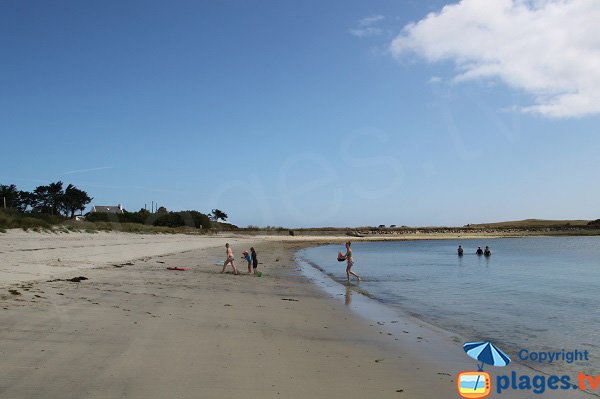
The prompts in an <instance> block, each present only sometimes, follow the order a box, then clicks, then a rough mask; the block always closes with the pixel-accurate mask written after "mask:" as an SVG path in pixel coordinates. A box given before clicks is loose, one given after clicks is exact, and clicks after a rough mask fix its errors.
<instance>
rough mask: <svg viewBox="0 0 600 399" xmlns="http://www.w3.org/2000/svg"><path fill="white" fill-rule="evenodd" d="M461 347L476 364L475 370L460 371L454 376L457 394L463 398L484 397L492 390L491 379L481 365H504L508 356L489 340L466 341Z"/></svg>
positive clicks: (508, 361)
mask: <svg viewBox="0 0 600 399" xmlns="http://www.w3.org/2000/svg"><path fill="white" fill-rule="evenodd" d="M463 349H464V350H465V352H466V353H467V355H469V356H470V357H472V358H473V359H475V360H477V361H478V362H481V364H479V363H478V364H477V371H462V372H460V373H458V376H457V377H456V388H457V390H458V394H459V395H460V396H461V397H463V398H468V399H478V398H485V397H487V396H488V395H489V394H490V393H491V392H492V381H491V378H490V375H489V373H486V372H485V371H483V365H484V364H489V365H491V366H496V367H504V366H506V365H507V364H508V363H510V358H509V357H508V356H507V355H506V354H505V353H504V352H502V351H501V350H500V349H498V348H497V347H496V346H495V345H494V344H492V343H491V342H467V343H465V344H464V345H463Z"/></svg>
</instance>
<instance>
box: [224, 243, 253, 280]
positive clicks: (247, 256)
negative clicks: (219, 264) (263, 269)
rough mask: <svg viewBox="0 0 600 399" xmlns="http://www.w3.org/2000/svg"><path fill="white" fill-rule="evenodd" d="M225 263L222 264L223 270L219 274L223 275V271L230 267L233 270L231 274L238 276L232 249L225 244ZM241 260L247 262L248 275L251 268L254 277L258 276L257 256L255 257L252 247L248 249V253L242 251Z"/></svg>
mask: <svg viewBox="0 0 600 399" xmlns="http://www.w3.org/2000/svg"><path fill="white" fill-rule="evenodd" d="M225 251H226V253H225V257H226V258H225V262H224V263H223V270H221V273H225V269H226V268H227V265H231V267H232V268H233V274H239V272H238V269H237V268H236V267H235V256H234V255H233V248H231V245H229V243H227V244H225ZM242 259H244V260H245V261H246V262H248V274H250V273H252V270H251V267H252V269H253V270H254V275H255V276H256V275H258V270H257V269H258V256H257V255H256V250H255V249H254V247H250V252H248V251H243V252H242Z"/></svg>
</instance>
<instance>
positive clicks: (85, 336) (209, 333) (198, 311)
mask: <svg viewBox="0 0 600 399" xmlns="http://www.w3.org/2000/svg"><path fill="white" fill-rule="evenodd" d="M323 239H324V240H328V241H329V242H331V241H335V240H333V239H332V238H331V237H327V238H323ZM341 239H342V238H341V237H340V240H341ZM338 241H339V240H338ZM225 242H230V243H231V244H232V245H233V249H234V251H235V254H236V256H238V255H239V253H240V252H241V251H242V250H243V249H247V248H249V247H250V246H251V245H253V246H254V247H255V248H256V249H257V251H258V254H259V259H260V262H261V264H260V265H259V270H261V271H262V272H263V273H264V276H263V277H261V278H257V277H254V276H251V275H246V274H244V272H245V271H247V268H246V265H245V264H244V263H242V262H240V261H236V263H237V265H238V268H239V270H240V271H241V272H242V274H241V275H239V276H234V275H232V274H231V273H230V272H231V270H229V272H228V273H226V274H220V273H219V272H220V269H221V267H220V266H217V265H216V263H217V262H219V261H221V260H222V259H223V255H224V244H225ZM316 242H323V241H321V240H320V239H318V238H314V237H313V238H312V239H310V240H309V239H303V238H297V237H296V238H292V237H287V238H284V237H227V236H212V237H204V236H184V235H136V234H124V233H98V234H87V233H72V234H60V235H56V234H43V233H26V232H22V231H15V230H13V231H9V232H8V233H6V234H2V235H0V255H1V256H2V258H1V259H2V261H1V265H0V320H1V326H2V327H1V331H0V340H1V342H2V346H1V349H0V352H1V354H2V359H3V362H2V363H1V365H0V397H2V398H11V399H12V398H19V399H21V398H174V397H177V398H264V397H268V398H276V397H281V398H305V397H315V398H325V397H328V398H331V397H334V398H364V397H376V398H442V397H458V396H457V394H456V390H455V385H454V384H455V382H454V378H455V375H456V373H457V372H458V371H460V370H469V369H473V367H474V364H473V362H472V361H470V360H469V359H468V358H467V357H466V356H465V355H464V353H463V352H462V349H461V344H462V342H461V338H460V337H458V336H455V335H453V334H451V333H449V332H445V331H441V330H438V329H436V328H435V327H433V326H429V325H427V324H426V323H423V322H420V321H419V320H417V319H413V318H411V317H409V316H407V315H405V316H402V315H398V313H390V312H387V311H381V312H379V313H378V311H377V310H376V309H380V308H378V307H377V305H373V306H375V307H374V308H373V309H374V310H373V312H372V317H371V318H370V319H369V318H364V317H362V316H360V315H359V314H357V313H356V312H353V311H352V310H351V307H350V306H348V304H349V303H348V302H349V301H351V302H352V301H354V304H355V305H358V306H360V302H361V301H365V300H366V299H365V298H361V295H360V294H359V293H357V292H355V291H353V288H352V287H347V288H346V292H345V295H342V294H343V292H342V294H339V296H338V295H336V294H335V293H332V292H328V291H324V290H322V289H319V287H318V285H317V284H314V283H312V282H311V281H310V279H309V278H308V277H306V276H304V275H302V274H301V273H300V270H299V266H298V264H296V263H295V260H294V257H293V254H294V251H295V250H296V249H298V248H301V247H304V246H307V245H311V244H312V243H316ZM59 259H60V261H59ZM240 260H241V259H240ZM167 267H180V268H185V269H187V270H185V271H171V270H167ZM80 276H81V277H85V278H86V279H81V281H70V279H73V278H75V277H80ZM76 280H79V279H76ZM341 287H343V286H340V287H338V288H341ZM365 306H372V305H365ZM517 370H518V369H517ZM518 393H519V392H518V391H516V392H509V393H508V394H504V395H503V396H504V397H508V398H510V397H521V396H520V395H518ZM559 393H560V392H559ZM512 394H515V396H511V395H512ZM545 397H553V396H552V395H546V396H545ZM557 397H560V396H557ZM572 397H577V396H573V395H572Z"/></svg>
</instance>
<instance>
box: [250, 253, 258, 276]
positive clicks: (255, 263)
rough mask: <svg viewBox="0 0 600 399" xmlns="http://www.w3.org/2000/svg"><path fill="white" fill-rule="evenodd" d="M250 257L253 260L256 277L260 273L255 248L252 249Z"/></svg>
mask: <svg viewBox="0 0 600 399" xmlns="http://www.w3.org/2000/svg"><path fill="white" fill-rule="evenodd" d="M250 257H251V258H252V268H253V269H254V275H255V276H256V275H257V273H258V271H257V270H256V269H257V268H258V258H257V257H256V251H255V250H254V247H250ZM248 265H249V264H248ZM248 267H250V266H248ZM248 273H250V272H248Z"/></svg>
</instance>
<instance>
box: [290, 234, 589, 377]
mask: <svg viewBox="0 0 600 399" xmlns="http://www.w3.org/2000/svg"><path fill="white" fill-rule="evenodd" d="M459 245H462V247H463V248H464V256H462V257H459V256H458V255H457V247H458V246H459ZM478 246H481V247H482V248H484V247H485V246H489V247H490V249H491V251H492V255H491V256H490V257H483V256H477V255H476V254H475V251H476V249H477V247H478ZM352 249H353V257H354V267H353V271H354V272H356V273H358V274H359V275H360V276H361V279H362V281H360V282H357V281H356V280H354V278H353V279H352V280H351V283H350V285H351V286H352V288H353V289H355V290H356V291H357V292H360V293H361V294H362V295H364V296H365V297H367V298H370V300H372V301H376V302H379V303H380V304H382V306H388V307H390V308H391V309H396V310H397V311H398V312H403V313H407V314H409V315H411V316H413V317H416V318H418V319H421V320H424V321H426V322H428V323H430V324H432V325H435V326H437V327H439V328H442V329H445V330H448V331H451V332H453V333H457V334H459V335H460V336H462V337H464V340H465V341H466V342H467V341H492V342H493V343H494V344H495V345H497V346H498V347H500V348H501V349H502V350H504V351H505V352H506V353H507V354H509V356H510V357H511V358H512V359H516V360H517V361H518V360H519V359H518V357H519V356H518V354H519V352H520V351H521V350H523V349H527V350H528V351H529V352H534V351H535V352H544V351H545V352H561V351H563V350H564V351H565V352H572V351H575V350H578V351H580V352H584V351H587V353H588V358H589V360H588V361H579V362H573V363H567V362H566V361H559V362H556V363H554V364H553V365H548V364H540V365H539V366H540V368H541V369H544V368H545V369H552V368H554V367H556V370H560V371H565V372H566V371H574V372H575V371H577V372H578V371H584V372H585V371H587V372H594V373H595V374H600V332H599V330H600V237H527V238H498V239H476V240H474V239H463V240H419V241H395V242H390V241H388V242H362V243H359V242H357V243H353V244H352ZM338 251H340V252H342V253H343V252H345V249H344V246H343V245H322V246H317V247H311V248H306V249H303V250H301V251H299V252H298V253H297V259H298V260H299V261H300V262H299V263H300V264H301V265H303V269H304V271H305V274H307V275H310V277H311V278H313V279H314V278H315V276H318V277H317V278H318V279H321V280H323V281H325V280H326V281H329V283H332V282H334V283H335V284H347V283H346V273H345V268H346V263H345V262H338V261H337V259H336V257H337V253H338ZM315 273H316V274H315ZM522 363H529V364H530V365H534V366H537V364H535V362H531V361H530V360H529V359H528V360H526V361H523V362H522Z"/></svg>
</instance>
